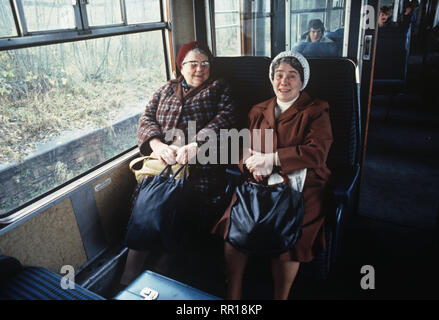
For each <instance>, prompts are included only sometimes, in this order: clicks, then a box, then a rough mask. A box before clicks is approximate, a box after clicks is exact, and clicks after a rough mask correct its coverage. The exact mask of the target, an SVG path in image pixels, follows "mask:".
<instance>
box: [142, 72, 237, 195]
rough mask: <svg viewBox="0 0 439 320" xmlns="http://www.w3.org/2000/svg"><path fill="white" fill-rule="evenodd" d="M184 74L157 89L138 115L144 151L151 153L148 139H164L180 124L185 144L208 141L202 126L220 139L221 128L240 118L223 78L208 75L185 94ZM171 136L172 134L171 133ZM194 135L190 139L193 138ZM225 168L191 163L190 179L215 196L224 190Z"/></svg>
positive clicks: (206, 193) (230, 125)
mask: <svg viewBox="0 0 439 320" xmlns="http://www.w3.org/2000/svg"><path fill="white" fill-rule="evenodd" d="M182 80H183V77H182V76H180V77H179V78H178V79H175V80H171V81H169V82H168V83H166V84H165V85H164V86H162V87H161V88H160V89H159V90H157V91H156V92H155V93H154V94H153V95H152V98H151V99H150V101H149V102H148V103H147V105H146V108H145V111H144V112H143V114H142V115H141V117H140V119H139V126H138V134H137V138H138V146H139V148H140V152H141V154H143V155H149V154H150V153H151V148H150V146H149V141H150V140H151V139H152V138H159V139H161V140H162V141H163V142H165V143H168V144H170V143H171V142H172V141H165V137H166V133H169V132H172V130H173V129H175V128H178V129H180V130H182V131H183V132H184V134H185V144H188V143H190V142H193V141H195V140H197V141H198V142H200V141H201V142H203V141H204V142H206V140H207V139H206V137H204V138H203V129H212V130H213V131H215V132H216V133H217V139H218V140H217V141H219V132H220V129H229V128H232V127H234V126H235V124H236V122H237V118H236V111H235V104H234V102H233V100H232V98H231V96H230V88H229V86H228V85H227V84H226V83H225V82H224V81H223V80H212V79H208V80H207V81H206V82H205V83H204V84H202V85H200V86H198V87H196V88H192V89H191V90H189V91H188V92H187V93H186V94H184V93H183V88H182V85H181V83H182ZM189 121H195V125H196V136H195V137H189V136H188V135H189V131H188V122H189ZM171 136H172V135H171ZM190 139H191V140H190ZM223 170H224V168H222V167H221V166H220V165H216V164H209V163H208V164H205V165H201V164H198V163H197V164H196V165H194V166H193V167H191V174H190V180H191V182H192V184H193V186H194V188H195V189H196V191H199V192H201V193H202V194H204V195H207V196H210V197H215V196H216V195H218V194H219V193H221V191H224V188H225V180H224V176H225V175H224V172H223Z"/></svg>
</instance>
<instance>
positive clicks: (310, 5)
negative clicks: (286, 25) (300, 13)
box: [290, 0, 327, 10]
mask: <svg viewBox="0 0 439 320" xmlns="http://www.w3.org/2000/svg"><path fill="white" fill-rule="evenodd" d="M290 2H291V10H303V9H325V8H326V2H327V0H294V1H290Z"/></svg>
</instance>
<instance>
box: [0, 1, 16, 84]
mask: <svg viewBox="0 0 439 320" xmlns="http://www.w3.org/2000/svg"><path fill="white" fill-rule="evenodd" d="M16 35H17V30H16V29H15V25H14V17H13V16H12V11H11V3H10V2H8V1H0V38H1V37H14V36H16ZM0 90H1V89H0Z"/></svg>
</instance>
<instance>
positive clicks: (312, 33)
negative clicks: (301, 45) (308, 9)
mask: <svg viewBox="0 0 439 320" xmlns="http://www.w3.org/2000/svg"><path fill="white" fill-rule="evenodd" d="M324 32H325V27H324V25H323V22H322V21H321V20H320V19H313V20H310V21H309V23H308V35H307V37H306V41H307V42H333V41H332V40H331V39H329V38H326V37H324V36H323V34H324Z"/></svg>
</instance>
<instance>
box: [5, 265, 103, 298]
mask: <svg viewBox="0 0 439 320" xmlns="http://www.w3.org/2000/svg"><path fill="white" fill-rule="evenodd" d="M61 281H62V276H60V275H59V274H57V273H54V272H52V271H50V270H47V269H45V268H42V267H36V266H29V267H24V266H22V265H21V263H20V262H19V261H18V260H17V259H15V258H12V257H6V256H0V300H105V299H104V298H103V297H101V296H99V295H98V294H96V293H93V292H91V291H90V290H87V289H85V288H83V287H81V286H80V285H78V284H76V283H75V284H74V286H73V283H71V284H69V286H68V288H67V289H63V288H62V285H61Z"/></svg>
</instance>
